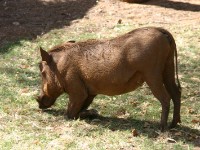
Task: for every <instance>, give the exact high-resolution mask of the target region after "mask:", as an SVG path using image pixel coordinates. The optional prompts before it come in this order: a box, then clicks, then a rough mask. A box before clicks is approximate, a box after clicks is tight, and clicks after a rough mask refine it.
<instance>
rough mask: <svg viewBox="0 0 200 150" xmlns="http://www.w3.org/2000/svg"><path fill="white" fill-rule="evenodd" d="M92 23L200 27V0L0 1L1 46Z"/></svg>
mask: <svg viewBox="0 0 200 150" xmlns="http://www.w3.org/2000/svg"><path fill="white" fill-rule="evenodd" d="M89 23H90V24H91V23H93V24H95V26H96V28H95V29H96V30H95V32H98V29H102V28H110V27H112V26H113V25H116V24H117V23H130V24H137V25H156V26H164V27H170V26H172V25H173V26H174V25H175V26H177V27H180V28H181V27H182V26H185V25H191V26H193V27H194V29H195V28H199V27H200V0H150V1H148V2H146V3H142V4H134V3H132V4H131V3H126V2H122V1H120V0H0V47H1V46H4V45H5V44H6V43H9V42H13V41H17V40H21V39H36V38H37V37H38V36H40V35H42V34H45V33H47V32H49V31H51V30H53V29H61V28H66V29H68V28H70V29H72V28H73V27H79V26H82V25H83V24H89Z"/></svg>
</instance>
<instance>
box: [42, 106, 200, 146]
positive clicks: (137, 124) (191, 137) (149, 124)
mask: <svg viewBox="0 0 200 150" xmlns="http://www.w3.org/2000/svg"><path fill="white" fill-rule="evenodd" d="M45 112H46V113H48V114H51V115H53V116H63V115H64V113H65V110H64V109H61V110H56V109H49V110H48V109H47V110H45ZM85 121H86V122H87V123H89V124H96V125H98V126H102V127H104V128H108V129H110V130H111V131H113V132H114V131H117V130H119V131H124V130H130V132H131V130H133V129H136V131H137V132H138V133H139V135H141V134H142V135H144V136H147V137H148V138H154V139H156V138H159V136H162V133H160V130H159V122H153V121H148V120H138V119H134V118H131V117H130V118H127V119H124V118H117V117H103V116H98V117H96V118H90V119H85ZM167 132H168V133H169V135H170V138H171V139H174V140H175V141H176V142H178V141H182V142H185V143H188V144H192V145H194V146H195V147H200V131H199V130H197V129H192V128H189V127H187V126H182V125H181V126H178V127H177V128H175V129H171V130H169V131H167ZM169 142H170V141H169Z"/></svg>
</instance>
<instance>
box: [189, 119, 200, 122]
mask: <svg viewBox="0 0 200 150" xmlns="http://www.w3.org/2000/svg"><path fill="white" fill-rule="evenodd" d="M191 122H192V123H200V120H197V119H193V120H192V121H191Z"/></svg>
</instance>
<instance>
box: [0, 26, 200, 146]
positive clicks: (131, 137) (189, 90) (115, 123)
mask: <svg viewBox="0 0 200 150" xmlns="http://www.w3.org/2000/svg"><path fill="white" fill-rule="evenodd" d="M85 28H88V27H87V26H85ZM134 28H136V27H135V26H133V25H130V24H125V25H123V24H121V25H117V26H116V27H114V28H113V29H107V31H104V32H106V33H107V34H103V32H102V34H95V33H90V32H85V31H84V30H82V31H79V32H76V31H73V30H72V31H70V32H68V33H65V29H59V30H53V31H51V32H49V33H47V34H45V35H43V36H41V37H38V38H37V39H36V40H34V41H31V40H20V41H18V42H16V43H10V44H8V45H7V46H5V47H3V48H2V49H0V139H1V140H0V149H3V150H7V149H21V150H27V149H56V150H57V149H75V150H76V149H83V150H87V149H97V150H103V149H109V150H112V149H127V150H129V149H144V150H147V149H149V150H151V149H176V150H179V149H193V148H194V147H197V144H198V142H199V140H200V120H199V118H200V109H199V108H200V101H199V100H200V78H199V77H200V44H199V39H198V38H197V37H199V36H200V29H196V30H193V29H191V28H190V27H187V26H185V28H182V29H179V28H178V27H172V28H171V29H170V31H171V32H172V33H175V34H174V36H175V39H176V42H177V47H178V53H179V58H178V59H179V74H180V81H181V84H182V87H183V95H182V109H181V116H182V124H181V125H180V126H179V127H177V128H176V129H173V130H170V131H167V132H165V133H160V131H159V121H160V111H161V107H160V103H159V102H158V101H157V100H156V99H155V98H154V97H153V96H152V94H151V92H150V91H149V89H148V87H147V86H146V85H144V86H143V87H141V88H139V89H137V90H136V91H134V92H131V93H128V94H124V95H119V96H114V97H107V96H103V95H99V96H98V97H97V98H96V100H95V101H94V103H93V104H92V106H91V108H94V109H97V110H98V111H99V113H100V114H101V115H102V116H104V117H102V118H99V119H94V120H65V119H64V117H63V114H64V112H65V108H66V104H67V101H68V98H67V95H62V96H61V97H60V98H59V99H58V100H57V103H56V105H55V106H53V107H52V108H51V109H49V110H46V111H44V112H43V111H41V110H39V109H38V105H37V102H36V101H35V99H34V96H35V95H37V94H38V93H39V88H40V81H41V79H40V75H39V69H38V62H39V59H40V57H39V52H38V48H39V46H42V47H43V48H45V49H49V48H51V47H53V46H55V45H57V44H60V43H62V42H64V41H67V40H72V39H73V40H85V39H88V38H103V37H113V36H117V35H119V34H121V33H125V32H127V31H130V30H131V29H134ZM172 107H173V106H172ZM172 107H171V110H172ZM171 112H172V111H171ZM171 118H172V115H171V113H170V118H169V121H171ZM134 130H135V131H136V132H137V133H138V136H136V135H135V133H134Z"/></svg>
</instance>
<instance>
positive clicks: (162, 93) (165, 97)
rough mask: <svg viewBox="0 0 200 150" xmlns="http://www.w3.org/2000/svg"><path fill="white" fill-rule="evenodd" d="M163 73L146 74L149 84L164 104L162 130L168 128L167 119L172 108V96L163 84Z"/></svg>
mask: <svg viewBox="0 0 200 150" xmlns="http://www.w3.org/2000/svg"><path fill="white" fill-rule="evenodd" d="M160 75H161V74H151V75H147V76H146V82H147V84H148V85H149V87H150V89H151V91H152V93H153V95H154V96H155V97H156V98H157V99H158V100H159V101H160V103H161V105H162V114H161V131H164V130H165V129H166V128H167V120H168V115H169V108H170V97H169V94H168V92H167V90H166V89H165V87H164V85H163V79H162V76H160Z"/></svg>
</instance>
